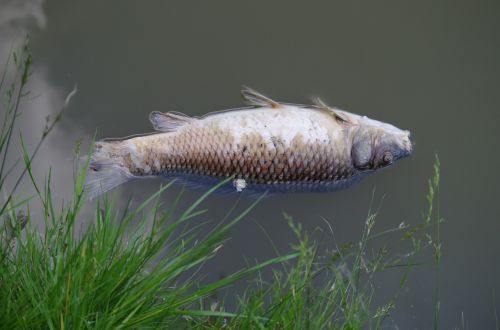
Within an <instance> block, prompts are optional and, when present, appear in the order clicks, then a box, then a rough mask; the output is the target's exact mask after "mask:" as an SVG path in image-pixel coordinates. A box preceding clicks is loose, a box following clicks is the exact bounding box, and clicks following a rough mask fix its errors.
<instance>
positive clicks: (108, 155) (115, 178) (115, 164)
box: [84, 141, 133, 199]
mask: <svg viewBox="0 0 500 330" xmlns="http://www.w3.org/2000/svg"><path fill="white" fill-rule="evenodd" d="M127 150H128V148H127V145H126V144H125V143H124V142H123V141H110V142H104V141H101V142H96V143H95V146H94V152H93V153H92V155H91V157H90V161H89V171H88V174H87V178H86V181H85V187H84V191H85V192H86V194H87V198H89V199H94V198H96V197H98V196H99V195H102V194H104V193H105V192H107V191H109V190H111V189H113V188H115V187H117V186H119V185H121V184H122V183H125V182H127V181H129V180H130V179H132V178H133V175H132V174H131V173H130V170H129V168H128V167H127V166H126V165H125V162H124V156H125V155H126V154H127Z"/></svg>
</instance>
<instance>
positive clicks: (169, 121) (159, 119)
mask: <svg viewBox="0 0 500 330" xmlns="http://www.w3.org/2000/svg"><path fill="white" fill-rule="evenodd" d="M149 120H150V121H151V123H152V124H153V128H154V129H155V130H157V131H162V132H175V131H177V130H178V129H179V128H181V127H183V126H185V125H188V124H190V123H192V122H194V121H196V120H198V119H197V118H193V117H190V116H188V115H185V114H183V113H180V112H165V113H163V112H159V111H153V112H151V114H150V115H149Z"/></svg>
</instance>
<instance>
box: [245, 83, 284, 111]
mask: <svg viewBox="0 0 500 330" xmlns="http://www.w3.org/2000/svg"><path fill="white" fill-rule="evenodd" d="M241 96H242V97H243V99H244V100H245V102H246V103H248V104H249V105H253V106H256V107H270V108H281V107H282V105H281V104H280V103H278V102H276V101H274V100H272V99H270V98H268V97H267V96H264V95H262V94H260V93H259V92H257V91H255V90H253V89H251V88H250V87H246V86H245V87H243V89H242V90H241Z"/></svg>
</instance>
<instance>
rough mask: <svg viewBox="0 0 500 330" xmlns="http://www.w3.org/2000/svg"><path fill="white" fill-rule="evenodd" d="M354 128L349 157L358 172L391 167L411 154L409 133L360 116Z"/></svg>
mask: <svg viewBox="0 0 500 330" xmlns="http://www.w3.org/2000/svg"><path fill="white" fill-rule="evenodd" d="M355 127H356V128H355V130H354V138H353V144H352V148H351V157H352V161H353V165H354V167H355V168H356V169H357V170H359V171H367V170H376V169H379V168H382V167H386V166H389V165H392V164H394V162H396V161H397V160H399V159H402V158H406V157H408V156H409V155H410V154H411V152H412V149H413V147H412V143H411V141H410V132H409V131H406V130H402V129H399V128H397V127H395V126H393V125H391V124H387V123H383V122H380V121H377V120H373V119H370V118H367V117H361V116H360V117H359V118H357V121H356V125H355Z"/></svg>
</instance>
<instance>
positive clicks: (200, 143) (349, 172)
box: [86, 89, 412, 198]
mask: <svg viewBox="0 0 500 330" xmlns="http://www.w3.org/2000/svg"><path fill="white" fill-rule="evenodd" d="M242 95H243V97H244V99H245V100H246V101H247V103H249V104H250V105H251V107H247V108H240V109H232V110H227V111H219V112H214V113H209V114H207V115H205V116H202V117H190V116H187V115H184V114H181V113H176V112H167V113H161V112H153V113H152V114H151V115H150V119H151V122H152V123H153V126H154V128H155V130H156V131H158V133H156V134H149V135H144V136H137V137H132V138H127V139H123V140H118V141H101V142H97V143H96V145H95V151H94V153H93V155H92V158H91V161H90V166H89V167H90V171H89V175H88V178H87V184H86V190H87V192H88V196H89V197H91V198H92V197H95V196H97V195H99V194H101V193H103V192H106V191H108V190H110V189H112V188H114V187H115V186H117V185H119V184H121V183H123V182H125V181H128V180H130V179H134V178H142V177H150V176H163V177H165V176H166V177H172V178H180V179H182V180H184V181H186V182H191V183H206V184H211V183H216V182H217V181H219V180H221V179H224V178H228V177H232V178H233V179H234V181H233V185H234V187H233V188H232V189H233V190H235V191H243V190H251V191H332V190H337V189H339V188H343V187H346V186H349V185H350V184H352V183H353V182H355V181H358V180H359V179H360V178H362V177H363V176H364V175H366V174H368V173H371V172H373V171H375V170H376V169H379V168H381V167H385V166H388V165H390V164H392V163H393V162H395V161H396V160H398V159H401V158H404V157H406V156H408V155H409V154H410V153H411V150H412V144H411V142H410V140H409V132H408V131H403V130H400V129H398V128H396V127H394V126H392V125H390V124H386V123H382V122H379V121H376V120H372V119H369V118H367V117H364V116H359V115H355V114H352V113H349V112H346V111H342V110H339V109H335V108H331V107H329V106H327V105H326V104H324V103H323V102H321V101H320V100H316V101H315V104H314V105H294V104H285V103H278V102H276V101H273V100H271V99H269V98H267V97H265V96H263V95H261V94H259V93H257V92H255V91H253V90H251V89H244V90H243V91H242Z"/></svg>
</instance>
